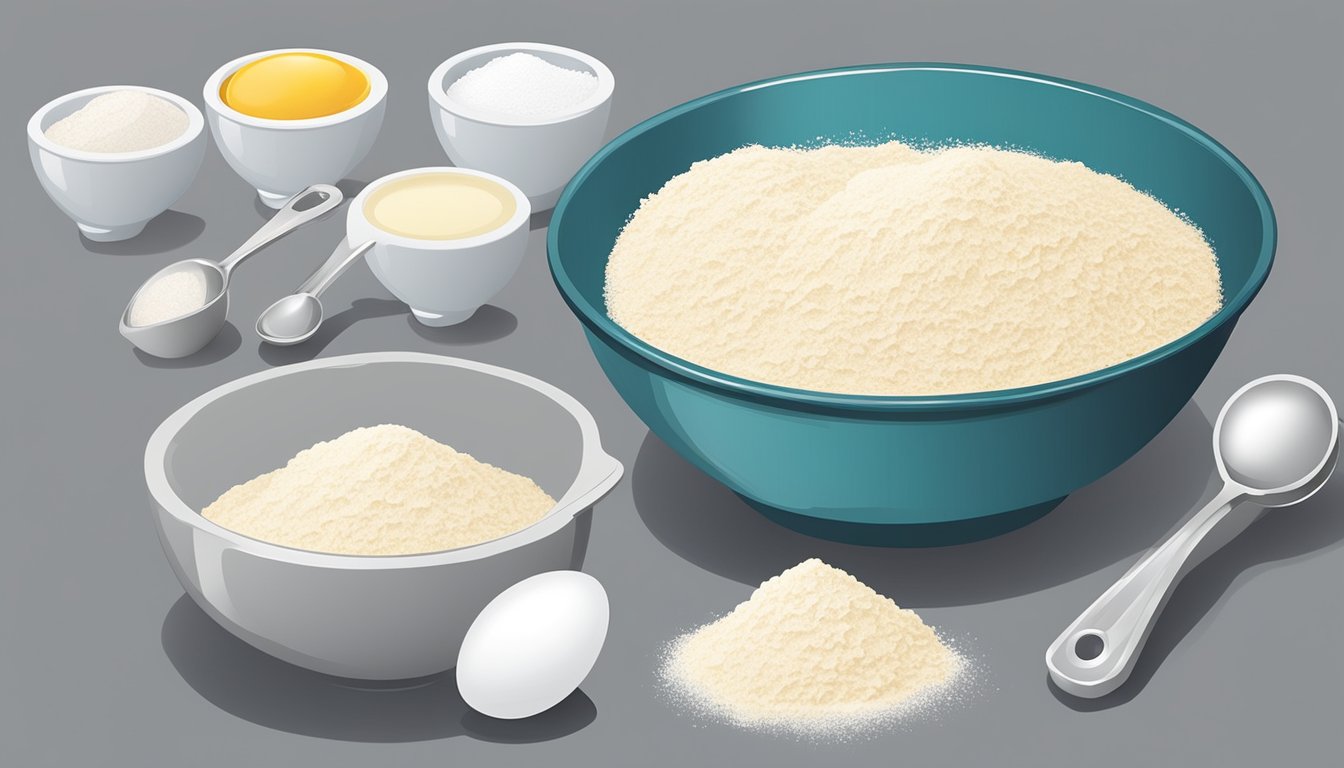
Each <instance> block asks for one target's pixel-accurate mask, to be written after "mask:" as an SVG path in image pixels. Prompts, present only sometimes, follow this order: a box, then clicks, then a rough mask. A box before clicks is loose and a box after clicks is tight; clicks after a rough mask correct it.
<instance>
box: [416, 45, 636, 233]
mask: <svg viewBox="0 0 1344 768" xmlns="http://www.w3.org/2000/svg"><path fill="white" fill-rule="evenodd" d="M519 52H523V53H530V54H532V55H533V56H537V57H538V58H541V59H545V60H546V61H549V62H551V63H552V64H555V65H557V66H561V67H564V68H566V69H577V70H583V71H586V72H590V73H592V74H593V75H595V76H596V77H597V90H596V91H595V92H594V93H593V95H592V96H590V97H589V98H588V99H587V100H585V101H584V102H583V103H582V104H579V105H578V106H577V107H575V108H574V109H573V110H571V111H569V112H567V113H566V114H563V115H558V116H556V117H552V118H545V119H541V120H529V119H525V118H515V117H510V116H507V115H499V114H496V113H491V112H486V111H482V110H479V109H474V108H472V107H470V106H468V105H466V104H461V103H459V102H457V101H455V100H453V99H452V98H451V97H449V96H448V92H447V91H448V87H449V86H450V85H452V84H453V83H455V82H457V80H458V79H459V78H460V77H462V76H463V75H465V74H466V73H467V72H469V71H470V70H473V69H476V68H477V67H480V66H483V65H484V64H486V63H487V62H489V61H490V60H492V59H495V58H498V57H500V56H507V55H509V54H511V53H519ZM615 87H616V79H615V78H614V77H613V76H612V74H611V70H610V69H608V68H607V66H606V65H605V64H603V63H602V62H600V61H598V60H597V59H595V58H593V57H592V56H589V55H588V54H586V53H583V52H581V51H576V50H573V49H572V48H562V47H560V46H558V45H547V44H545V43H499V44H497V45H485V46H481V47H480V48H472V49H471V50H469V51H463V52H462V53H459V54H457V55H456V56H454V57H452V58H451V59H448V60H447V61H445V62H443V63H442V64H440V65H439V66H438V67H436V68H435V69H434V73H433V74H431V75H430V76H429V113H430V118H431V119H432V120H433V121H434V131H435V133H437V134H438V136H439V143H440V144H442V145H443V149H444V151H445V152H447V153H448V157H449V159H451V160H452V161H453V164H454V165H458V166H461V167H464V168H477V169H480V170H482V171H487V172H489V173H493V174H496V175H499V176H503V177H504V178H506V179H508V180H510V181H512V182H513V183H514V184H517V185H518V187H519V188H520V189H522V190H523V192H524V193H525V194H526V195H527V197H528V199H530V200H531V201H532V208H533V209H534V210H538V211H544V210H547V209H549V208H552V207H554V205H555V202H556V200H558V199H559V198H560V192H561V191H562V190H564V188H565V184H567V183H569V179H570V177H572V176H573V175H574V173H575V171H577V170H578V169H579V166H580V165H582V164H583V163H584V161H585V160H587V159H588V158H589V157H591V156H592V155H593V153H594V152H596V151H597V150H598V149H599V148H600V147H601V146H602V140H603V138H605V136H606V131H607V118H608V117H609V116H610V115H611V94H612V91H613V90H614V89H615Z"/></svg>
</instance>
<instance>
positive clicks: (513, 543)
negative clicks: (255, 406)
mask: <svg viewBox="0 0 1344 768" xmlns="http://www.w3.org/2000/svg"><path fill="white" fill-rule="evenodd" d="M386 363H416V364H425V365H441V366H446V367H452V368H463V369H466V370H469V371H474V372H476V373H481V374H485V375H487V376H495V377H497V378H501V379H505V380H507V381H511V382H513V383H516V384H521V385H522V386H524V387H527V388H529V389H532V390H534V391H536V392H538V393H540V394H542V395H544V396H546V397H548V398H550V399H551V400H552V401H554V402H555V403H556V404H557V405H559V406H560V407H562V408H564V409H565V410H566V411H568V412H569V414H570V415H571V416H572V417H573V418H574V420H575V421H576V422H578V425H579V432H580V436H581V439H582V446H581V456H580V459H579V468H578V470H577V471H576V472H575V476H574V480H573V482H571V484H570V486H569V489H568V490H566V491H565V493H564V494H563V495H562V496H561V497H560V499H559V500H558V501H557V502H556V504H555V506H553V507H552V508H551V509H550V511H548V512H547V513H546V514H545V515H544V516H543V517H542V518H541V519H540V520H538V521H537V522H535V523H533V524H532V525H529V526H528V527H526V528H523V529H521V530H518V531H514V532H513V533H510V534H507V535H505V536H501V537H499V538H497V539H491V540H489V541H483V542H481V543H479V544H471V545H468V546H465V547H458V548H456V549H445V550H438V551H434V552H423V553H417V554H410V555H350V554H338V553H332V552H315V551H312V550H306V549H298V548H295V547H288V546H284V545H281V544H273V543H271V542H268V541H262V540H261V539H254V538H252V537H251V536H246V535H243V534H241V533H237V532H235V531H232V530H229V529H228V528H225V527H223V526H221V525H219V524H218V523H215V522H214V521H212V520H208V519H206V518H205V517H204V516H203V515H202V514H201V513H200V512H198V511H197V510H194V509H192V508H191V507H189V506H187V504H186V503H185V502H183V501H182V500H181V499H180V498H179V497H178V495H177V493H176V492H175V491H174V490H173V487H172V484H171V483H170V482H169V481H168V474H167V471H166V468H165V466H166V463H167V459H168V453H169V450H170V448H171V445H172V441H173V439H174V438H176V437H177V434H178V433H179V432H180V431H181V429H182V427H183V426H185V425H186V424H187V423H188V422H190V421H191V419H192V418H193V417H195V416H196V415H197V414H198V413H200V412H201V411H202V410H203V409H205V408H206V407H207V406H209V405H211V404H213V403H214V402H216V401H217V400H220V399H221V398H223V397H225V396H227V395H230V394H232V393H234V392H237V391H239V390H242V389H246V388H247V387H250V386H252V385H254V384H260V383H263V382H266V381H270V380H272V379H278V378H282V377H285V376H291V375H293V374H296V373H305V372H308V371H314V370H321V369H326V368H359V367H363V366H367V365H380V364H386ZM144 462H145V483H146V485H147V486H148V487H149V494H150V498H151V499H152V500H153V501H154V503H155V505H156V506H157V507H158V509H160V510H163V511H164V512H166V513H168V514H169V515H171V516H172V517H173V518H175V519H176V520H177V521H178V522H181V523H184V524H186V525H188V526H190V527H191V528H193V529H195V530H197V531H199V532H201V533H203V534H206V535H209V536H213V537H215V538H216V539H222V540H224V541H225V542H227V544H228V545H230V546H231V547H233V548H234V549H238V550H242V551H244V552H247V553H249V554H251V555H255V556H257V557H263V558H266V559H269V560H277V561H280V562H285V563H290V564H294V565H304V566H313V567H320V568H338V569H344V570H360V571H368V570H399V569H406V568H425V567H433V566H438V565H445V564H452V563H462V562H469V561H473V560H481V559H484V558H487V557H490V556H493V555H497V554H501V553H503V552H507V551H510V550H514V549H518V548H520V547H524V546H526V545H528V544H532V543H534V542H537V541H540V540H542V539H544V538H546V537H548V536H550V535H551V534H553V533H556V532H557V531H559V530H560V529H562V528H564V527H565V525H567V524H568V523H569V522H570V521H571V520H573V519H574V517H575V516H576V515H578V514H579V513H580V512H582V511H584V510H585V509H587V508H589V507H591V506H592V505H593V504H594V503H595V502H597V501H598V500H599V499H601V498H602V497H603V496H605V495H606V494H607V492H609V491H610V490H611V489H612V488H613V487H615V485H616V483H617V482H619V481H620V478H621V475H622V474H623V473H624V467H623V466H622V464H621V463H620V462H619V461H617V460H616V459H615V458H613V457H612V456H610V455H609V454H607V453H606V452H605V451H604V450H603V449H602V444H601V439H600V436H599V434H598V429H597V422H596V421H595V420H594V419H593V416H592V414H591V413H589V412H588V409H587V408H585V407H584V406H583V404H582V403H580V402H579V401H578V400H576V399H575V398H574V397H573V396H572V395H570V394H569V393H567V392H565V391H564V390H562V389H560V388H559V387H556V386H554V385H553V384H548V383H547V382H544V381H542V380H541V379H538V378H535V377H533V376H529V375H527V374H525V373H520V372H518V371H514V370H511V369H508V368H502V367H499V366H496V365H489V364H487V363H479V362H476V361H474V360H466V359H463V358H457V357H447V356H444V355H432V354H428V353H424V352H365V353H360V354H353V355H341V356H337V357H329V358H323V359H320V360H309V361H307V362H302V363H294V364H291V365H285V366H280V367H278V368H271V369H267V370H264V371H261V372H259V373H254V374H251V375H248V376H243V377H242V378H238V379H234V380H233V381H230V382H228V383H225V384H221V385H220V386H218V387H215V388H214V389H211V390H210V391H208V392H206V393H204V394H202V395H199V396H197V397H196V398H194V399H192V400H191V401H190V402H188V403H187V404H186V405H183V406H182V407H180V408H178V409H177V410H176V411H174V412H173V413H172V414H171V415H169V416H168V418H166V419H164V420H163V423H161V424H160V425H159V426H158V427H157V428H156V429H155V430H154V432H153V434H151V435H150V437H149V442H148V443H147V444H146V445H145V459H144ZM155 512H156V513H157V512H158V510H155ZM157 517H158V515H157V514H156V518H157Z"/></svg>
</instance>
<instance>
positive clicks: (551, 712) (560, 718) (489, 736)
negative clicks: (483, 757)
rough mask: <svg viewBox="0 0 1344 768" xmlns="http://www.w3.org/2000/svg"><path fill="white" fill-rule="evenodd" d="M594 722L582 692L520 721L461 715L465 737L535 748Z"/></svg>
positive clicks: (590, 705)
mask: <svg viewBox="0 0 1344 768" xmlns="http://www.w3.org/2000/svg"><path fill="white" fill-rule="evenodd" d="M596 719H597V707H596V706H595V705H594V704H593V700H592V699H590V698H588V695H587V694H586V693H584V692H583V691H582V690H576V691H574V692H573V693H571V694H569V696H567V697H565V700H564V701H562V702H560V703H559V704H556V705H555V706H554V707H551V708H550V709H548V710H546V711H545V712H542V713H541V714H539V715H533V716H532V717H529V718H525V719H522V720H499V719H497V718H493V717H489V716H487V715H482V714H481V713H480V712H477V711H475V710H473V709H471V708H470V707H468V708H467V711H466V714H464V715H462V727H463V729H464V730H466V732H467V734H468V735H470V736H471V737H473V738H476V739H479V740H481V741H492V742H495V743H497V744H535V743H536V742H539V741H551V740H552V739H558V738H560V737H562V736H568V735H569V734H571V733H576V732H578V731H580V730H583V729H584V728H586V727H588V725H589V724H590V723H592V722H593V721H594V720H596Z"/></svg>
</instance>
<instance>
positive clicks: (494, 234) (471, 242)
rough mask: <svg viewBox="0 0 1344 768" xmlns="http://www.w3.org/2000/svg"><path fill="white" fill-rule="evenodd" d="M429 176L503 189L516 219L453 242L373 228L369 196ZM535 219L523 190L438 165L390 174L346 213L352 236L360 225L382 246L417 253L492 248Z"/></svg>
mask: <svg viewBox="0 0 1344 768" xmlns="http://www.w3.org/2000/svg"><path fill="white" fill-rule="evenodd" d="M429 174H448V175H456V176H474V177H476V178H479V179H485V180H486V181H492V182H494V183H496V184H498V185H499V186H501V187H503V188H504V189H505V191H507V192H508V193H509V196H510V197H512V198H513V206H514V210H513V215H512V216H510V217H509V219H508V221H505V222H504V223H503V224H501V225H499V226H498V227H497V228H495V229H492V230H490V231H489V232H485V233H483V234H479V235H475V236H472V237H459V238H456V239H453V240H427V239H424V238H419V237H409V236H407V235H398V234H394V233H392V232H388V231H387V230H385V229H383V228H382V227H379V226H378V225H377V224H374V223H373V222H372V221H371V220H370V219H369V217H368V216H366V215H365V214H364V204H365V203H366V202H368V199H369V195H370V194H372V193H373V192H375V191H377V190H378V189H379V188H380V187H382V186H384V185H386V184H388V183H390V182H393V181H396V180H397V179H404V178H407V177H410V176H427V175H429ZM531 217H532V203H531V201H529V200H528V199H527V195H525V194H523V190H521V189H519V188H518V185H516V184H514V183H513V182H511V181H509V180H508V179H505V178H503V177H502V176H496V175H495V174H493V173H487V172H485V171H478V170H475V169H474V168H459V167H457V166H454V165H435V166H425V167H422V168H407V169H406V170H404V171H397V172H396V173H389V174H387V175H386V176H380V177H378V178H376V179H374V180H373V181H370V182H369V183H368V184H365V185H364V188H363V189H361V190H360V191H359V194H358V195H355V199H354V200H352V201H350V207H349V208H348V209H347V213H346V232H347V233H349V230H350V226H349V224H350V222H351V221H356V220H358V221H361V222H363V223H364V224H365V225H366V226H367V227H369V228H370V229H372V230H373V231H374V232H376V233H377V236H376V237H375V238H373V240H374V241H375V242H376V243H378V244H380V245H391V246H396V247H398V248H411V249H414V250H418V251H469V250H471V249H473V248H478V247H480V246H483V245H490V244H491V243H495V242H498V241H500V240H503V239H504V238H506V237H508V236H509V235H512V234H513V233H514V232H517V231H518V230H519V228H521V227H522V226H524V225H525V224H527V222H528V221H529V220H530V219H531Z"/></svg>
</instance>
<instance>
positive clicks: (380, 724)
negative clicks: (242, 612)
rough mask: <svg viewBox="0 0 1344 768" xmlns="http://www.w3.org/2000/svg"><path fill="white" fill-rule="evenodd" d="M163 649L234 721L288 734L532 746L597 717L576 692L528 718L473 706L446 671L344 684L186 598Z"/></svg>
mask: <svg viewBox="0 0 1344 768" xmlns="http://www.w3.org/2000/svg"><path fill="white" fill-rule="evenodd" d="M160 640H161V642H162V644H163V651H164V653H165V654H166V655H167V657H168V661H169V663H171V664H172V665H173V668H174V669H176V670H177V673H178V674H179V675H180V676H181V677H182V680H183V681H184V682H186V684H187V685H189V686H190V687H191V688H192V690H194V691H196V692H197V693H198V694H200V695H201V697H202V698H204V699H205V700H206V701H209V702H210V703H211V704H213V705H215V706H216V707H219V708H220V709H222V710H224V711H225V712H228V713H229V714H231V715H234V716H235V717H239V718H242V719H243V720H247V721H248V722H251V723H255V724H257V725H260V726H263V727H266V728H271V729H273V730H277V731H284V732H286V733H294V734H299V735H303V736H312V737H316V738H322V739H333V740H338V741H357V742H369V743H400V742H415V741H431V740H437V739H447V738H453V737H456V736H466V737H468V738H478V739H481V740H484V741H493V742H506V743H532V742H539V741H549V740H552V739H558V738H561V737H563V736H568V735H569V734H572V733H575V732H577V731H579V730H581V729H583V728H585V727H587V726H588V725H589V724H591V723H592V722H593V721H594V720H595V719H596V717H597V708H596V707H595V706H594V705H593V703H592V701H591V700H590V699H588V697H587V696H586V695H584V694H583V692H582V691H575V693H574V694H571V695H570V697H569V698H567V699H566V700H565V701H563V702H561V703H560V704H559V705H557V706H555V707H553V708H552V709H550V710H548V711H546V712H543V713H541V714H540V715H537V716H535V717H530V718H526V719H524V720H494V719H493V718H488V717H485V716H483V715H480V714H477V713H475V712H473V711H472V710H471V709H470V708H469V707H468V706H467V705H466V703H465V702H463V701H462V697H461V696H460V695H459V694H458V692H457V684H456V682H455V678H454V675H453V672H452V671H451V670H449V671H447V672H444V673H441V674H438V675H432V676H430V677H425V678H419V679H416V680H398V681H390V682H379V681H363V680H349V679H345V678H339V677H332V676H330V675H323V674H320V673H317V672H312V671H310V670H306V669H303V668H301V667H296V666H294V665H292V664H289V663H286V662H283V661H280V660H279V659H276V658H274V657H272V656H269V655H267V654H265V653H262V652H261V651H259V650H257V649H255V648H253V647H252V646H250V645H248V644H247V643H245V642H243V641H242V640H240V639H238V638H237V637H234V636H233V635H232V634H230V633H229V632H227V631H225V630H224V629H223V628H222V627H220V626H219V625H218V624H216V623H215V622H214V621H213V620H212V619H210V617H209V616H207V615H206V614H205V612H204V611H202V610H201V609H200V608H199V607H198V606H197V605H196V604H195V603H194V602H192V600H191V598H190V597H188V596H186V595H183V596H182V597H180V598H178V600H177V602H175V603H173V605H172V607H171V608H169V609H168V613H167V615H166V616H165V617H164V620H163V628H162V630H161V632H160Z"/></svg>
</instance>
